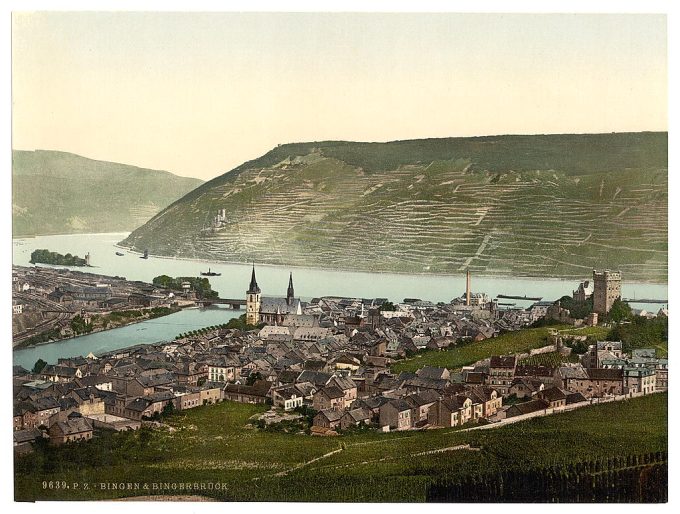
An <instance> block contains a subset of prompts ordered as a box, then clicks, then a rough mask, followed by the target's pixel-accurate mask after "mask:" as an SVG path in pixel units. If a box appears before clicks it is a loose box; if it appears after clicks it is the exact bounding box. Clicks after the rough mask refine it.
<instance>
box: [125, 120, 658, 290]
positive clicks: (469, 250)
mask: <svg viewBox="0 0 680 514" xmlns="http://www.w3.org/2000/svg"><path fill="white" fill-rule="evenodd" d="M666 154H667V135H666V134H665V133H642V134H594V135H593V134H591V135H553V136H495V137H485V138H448V139H427V140H416V141H396V142H392V143H350V142H316V143H299V144H290V145H282V146H279V147H277V148H275V149H274V150H272V151H271V152H269V153H267V154H265V155H264V156H262V157H260V158H258V159H255V160H253V161H250V162H247V163H244V164H243V165H242V166H239V167H238V168H236V169H234V170H232V171H231V172H229V173H226V174H224V175H221V176H220V177H217V178H215V179H213V180H211V181H210V182H207V183H205V184H203V185H202V186H201V187H198V188H197V189H195V190H194V191H192V192H191V193H189V194H188V195H186V196H185V197H184V198H182V199H180V200H179V201H177V202H175V203H174V204H172V205H171V206H170V207H168V209H166V210H165V211H163V212H161V213H159V214H158V215H157V216H155V217H154V218H153V219H152V220H150V222H149V223H147V224H146V225H144V226H143V227H140V228H139V229H138V230H136V231H135V232H134V233H133V234H131V236H130V237H129V238H128V239H127V240H126V241H125V244H127V245H130V246H134V247H136V248H137V249H142V248H147V247H148V248H149V249H151V250H152V252H154V253H157V254H161V255H175V256H187V257H207V258H212V259H216V260H229V261H250V260H257V261H259V262H266V263H272V264H276V263H279V264H280V263H290V262H295V263H297V264H301V265H308V266H319V265H323V266H332V267H335V268H346V269H356V268H361V269H367V270H382V271H405V272H421V271H424V269H425V266H429V268H428V269H427V271H430V272H439V273H457V272H460V271H461V270H464V269H465V268H466V267H469V268H470V269H471V270H472V271H473V272H475V273H493V274H514V275H525V276H556V277H557V276H562V277H570V278H571V277H581V276H585V275H587V274H588V273H589V272H590V270H591V269H592V268H593V267H598V268H600V267H610V268H620V269H622V270H623V272H624V274H625V276H626V278H628V279H633V278H637V279H641V280H660V281H663V280H665V279H666V275H667V230H666V225H667V215H666V205H667V170H666V168H667V158H666ZM220 208H225V209H226V210H227V213H228V215H227V217H228V219H229V225H228V227H227V228H226V229H224V230H222V231H219V232H217V233H209V232H201V229H203V228H206V227H208V226H209V222H210V219H211V218H212V216H214V215H215V213H216V211H217V210H218V209H220ZM272 220H275V221H276V222H275V223H272ZM159 234H162V237H160V236H159ZM470 258H472V260H471V261H468V259H470Z"/></svg>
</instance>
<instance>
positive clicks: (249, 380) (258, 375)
mask: <svg viewBox="0 0 680 514" xmlns="http://www.w3.org/2000/svg"><path fill="white" fill-rule="evenodd" d="M263 378H264V377H263V376H262V374H261V373H260V372H259V371H256V372H255V373H251V374H250V375H248V378H247V379H246V385H249V386H251V385H253V384H254V383H255V381H256V380H262V379H263Z"/></svg>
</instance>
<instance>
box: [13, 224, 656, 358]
mask: <svg viewBox="0 0 680 514" xmlns="http://www.w3.org/2000/svg"><path fill="white" fill-rule="evenodd" d="M127 235H128V234H127V233H115V234H111V233H109V234H88V235H83V234H71V235H55V236H38V237H34V238H22V239H14V240H13V244H12V258H13V264H15V265H19V266H32V265H31V264H30V263H29V262H28V261H29V260H30V258H31V252H32V251H33V250H36V249H39V248H46V249H48V250H51V251H54V252H59V253H62V254H65V253H71V254H74V255H78V256H80V257H84V255H85V254H86V253H88V252H89V253H90V263H91V265H92V266H93V267H92V268H80V269H81V270H82V271H88V272H92V273H99V274H103V275H118V276H123V277H125V278H127V279H128V280H142V281H145V282H151V281H152V279H153V278H154V277H155V276H158V275H163V274H165V275H170V276H172V277H175V276H198V275H199V274H200V272H201V271H207V269H208V267H210V269H211V270H212V271H215V272H218V273H221V276H219V277H210V283H211V285H212V287H213V289H215V290H216V291H218V292H219V294H220V297H222V298H243V297H245V291H246V289H247V288H248V284H249V282H250V270H251V268H250V266H249V265H244V264H227V263H215V262H210V263H208V262H203V261H197V260H188V259H186V260H185V259H169V258H160V257H153V256H151V257H149V259H140V258H139V255H138V254H134V253H130V252H128V251H127V250H121V249H119V248H117V247H116V246H115V244H116V243H118V242H119V241H122V240H123V239H124V238H125V237H126V236H127ZM116 251H120V252H122V253H124V254H125V255H123V256H122V257H119V256H117V255H116V253H115V252H116ZM289 272H292V273H293V281H294V285H295V293H296V295H297V296H300V297H301V298H302V299H303V300H305V299H306V300H308V299H310V298H312V297H315V296H330V295H338V296H351V297H363V298H379V297H382V298H388V299H389V300H391V301H393V302H400V301H402V300H403V299H404V298H405V297H409V298H421V299H423V300H430V301H433V302H440V301H441V302H449V301H450V300H451V299H452V298H454V297H456V296H460V295H461V294H463V293H464V291H465V275H464V274H461V275H457V276H456V275H449V276H442V275H427V274H422V275H406V274H404V275H401V274H394V273H364V272H346V271H332V270H323V269H313V268H302V267H294V266H270V265H256V273H257V282H258V285H259V286H260V288H261V289H262V292H263V294H265V295H272V296H285V294H286V288H287V286H288V273H289ZM583 278H584V279H587V278H590V277H587V276H584V277H583ZM577 286H578V281H564V280H551V279H543V278H532V279H527V278H505V277H504V278H496V277H482V276H480V277H478V276H474V275H473V277H472V290H473V291H475V292H485V293H487V294H488V295H489V296H491V297H495V296H496V295H498V294H506V295H520V296H521V295H527V296H540V297H543V299H544V300H554V299H557V298H559V297H561V296H564V295H566V294H571V292H572V290H573V289H576V287H577ZM622 291H623V296H624V297H635V298H667V297H668V296H667V295H668V286H667V285H666V284H643V283H633V282H624V283H623V284H622ZM501 301H503V302H509V303H516V304H517V305H518V306H522V307H524V306H528V305H530V304H531V302H527V301H518V300H501ZM633 307H635V308H638V309H642V308H645V309H649V310H653V311H657V310H658V309H659V307H661V305H654V304H652V305H644V304H634V305H633ZM242 313H243V311H241V312H239V311H233V310H230V309H226V308H220V307H212V308H209V309H189V310H184V311H182V312H178V313H176V314H171V315H170V316H165V317H163V318H158V319H154V320H149V321H144V322H142V323H138V324H135V325H129V326H127V327H122V328H117V329H113V330H109V331H105V332H98V333H96V334H90V335H87V336H82V337H78V338H74V339H68V340H65V341H59V342H56V343H49V344H45V345H42V346H38V347H35V348H27V349H23V350H17V351H15V352H14V358H13V360H14V364H18V365H22V366H24V367H26V368H30V367H33V364H34V363H35V361H36V360H37V359H38V358H42V359H43V360H45V361H47V362H50V363H53V362H56V360H57V358H58V357H72V356H78V355H87V354H88V353H89V352H93V353H95V354H96V353H97V352H102V351H107V350H113V349H117V348H123V347H126V346H131V345H134V344H138V343H151V342H156V341H162V340H169V339H173V338H174V336H175V335H177V334H178V333H180V332H186V331H188V330H194V329H197V328H201V327H205V326H211V325H216V324H220V323H226V322H227V321H228V320H229V319H231V318H232V317H234V316H237V315H239V314H242Z"/></svg>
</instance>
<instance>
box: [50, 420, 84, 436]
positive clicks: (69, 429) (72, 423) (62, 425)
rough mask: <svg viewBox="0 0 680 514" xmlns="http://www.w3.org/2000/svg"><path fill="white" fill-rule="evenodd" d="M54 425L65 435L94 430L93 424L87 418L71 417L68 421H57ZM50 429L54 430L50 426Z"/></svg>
mask: <svg viewBox="0 0 680 514" xmlns="http://www.w3.org/2000/svg"><path fill="white" fill-rule="evenodd" d="M52 427H53V428H54V429H55V430H56V431H58V432H61V433H62V434H63V435H75V434H82V433H83V432H91V431H92V425H90V422H89V421H87V420H86V419H85V418H71V419H68V420H66V421H57V422H56V423H55V424H54V425H52ZM50 431H52V428H50Z"/></svg>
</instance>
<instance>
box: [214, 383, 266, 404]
mask: <svg viewBox="0 0 680 514" xmlns="http://www.w3.org/2000/svg"><path fill="white" fill-rule="evenodd" d="M270 386H271V382H267V381H266V380H256V381H255V382H254V383H253V385H252V386H249V385H237V384H227V385H225V386H224V389H223V396H224V399H225V400H231V401H233V402H240V403H267V400H268V398H267V395H268V393H269V388H270Z"/></svg>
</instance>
